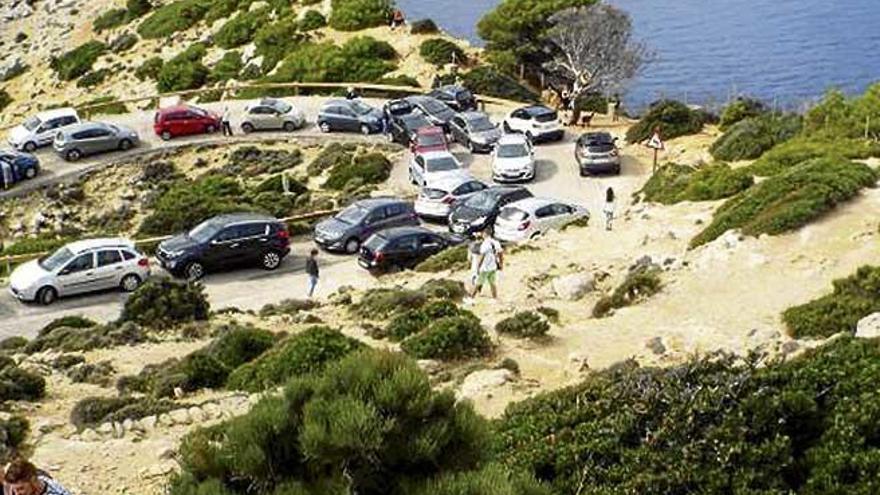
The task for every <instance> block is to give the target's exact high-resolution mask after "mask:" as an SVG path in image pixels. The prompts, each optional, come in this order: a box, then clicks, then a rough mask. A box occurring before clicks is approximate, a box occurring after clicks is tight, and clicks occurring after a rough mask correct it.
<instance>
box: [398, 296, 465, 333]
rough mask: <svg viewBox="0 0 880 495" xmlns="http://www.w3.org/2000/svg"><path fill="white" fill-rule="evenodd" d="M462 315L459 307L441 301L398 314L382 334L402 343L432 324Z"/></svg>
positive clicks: (450, 302) (446, 301) (449, 302)
mask: <svg viewBox="0 0 880 495" xmlns="http://www.w3.org/2000/svg"><path fill="white" fill-rule="evenodd" d="M461 314H462V312H461V310H459V308H458V306H456V305H455V303H453V302H452V301H449V300H448V299H441V300H439V301H434V302H431V303H428V304H426V305H425V306H424V307H422V308H419V309H411V310H409V311H405V312H403V313H400V314H398V315H397V316H395V317H394V318H392V319H391V321H390V322H388V325H386V326H385V329H384V331H383V332H382V335H383V336H386V337H388V338H389V339H390V340H391V341H393V342H400V341H402V340H404V339H406V338H407V337H409V336H411V335H415V334H417V333H419V332H421V331H422V330H424V329H426V328H427V327H428V326H430V324H431V322H432V321H434V320H437V319H440V318H446V317H449V316H460V315H461Z"/></svg>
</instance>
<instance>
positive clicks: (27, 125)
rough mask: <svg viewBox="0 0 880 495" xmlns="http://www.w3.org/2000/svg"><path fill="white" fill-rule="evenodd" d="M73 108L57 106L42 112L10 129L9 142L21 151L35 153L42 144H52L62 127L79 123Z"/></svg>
mask: <svg viewBox="0 0 880 495" xmlns="http://www.w3.org/2000/svg"><path fill="white" fill-rule="evenodd" d="M79 123H80V120H79V115H77V113H76V110H74V109H73V108H57V109H55V110H47V111H45V112H40V113H38V114H36V115H34V116H33V117H31V118H29V119H27V120H25V121H24V122H23V123H21V124H19V125H17V126H15V127H13V128H12V130H11V131H9V139H8V141H9V144H10V146H12V147H13V148H15V149H17V150H19V151H27V152H28V153H33V152H34V150H36V149H37V148H38V147H40V146H46V145H48V144H52V140H54V139H55V134H57V133H58V131H60V130H61V129H64V128H65V127H69V126H72V125H76V124H79Z"/></svg>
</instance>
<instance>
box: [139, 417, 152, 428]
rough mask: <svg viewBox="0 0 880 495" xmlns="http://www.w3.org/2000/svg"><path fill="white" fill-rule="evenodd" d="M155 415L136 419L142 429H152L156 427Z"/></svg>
mask: <svg viewBox="0 0 880 495" xmlns="http://www.w3.org/2000/svg"><path fill="white" fill-rule="evenodd" d="M156 422H157V418H156V416H145V417H143V418H141V419H140V420H138V424H139V425H140V426H141V428H143V430H144V431H153V430H154V429H156Z"/></svg>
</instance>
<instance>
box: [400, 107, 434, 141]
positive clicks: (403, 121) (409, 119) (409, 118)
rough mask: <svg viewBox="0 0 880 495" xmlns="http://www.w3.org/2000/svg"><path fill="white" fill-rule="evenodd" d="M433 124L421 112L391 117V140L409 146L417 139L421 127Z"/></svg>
mask: <svg viewBox="0 0 880 495" xmlns="http://www.w3.org/2000/svg"><path fill="white" fill-rule="evenodd" d="M433 126H434V124H432V123H431V121H429V120H428V119H427V118H425V116H424V115H422V114H420V113H411V114H405V115H395V116H394V117H392V118H391V128H390V133H389V135H390V137H391V141H393V142H395V143H398V144H402V145H403V146H406V147H409V146H410V144H412V142H413V141H414V140H415V137H416V133H418V131H419V129H422V128H425V127H433Z"/></svg>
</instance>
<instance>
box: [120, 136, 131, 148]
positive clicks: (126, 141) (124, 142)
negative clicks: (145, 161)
mask: <svg viewBox="0 0 880 495" xmlns="http://www.w3.org/2000/svg"><path fill="white" fill-rule="evenodd" d="M119 149H121V150H122V151H128V150H130V149H131V140H129V139H123V140H122V141H119Z"/></svg>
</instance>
